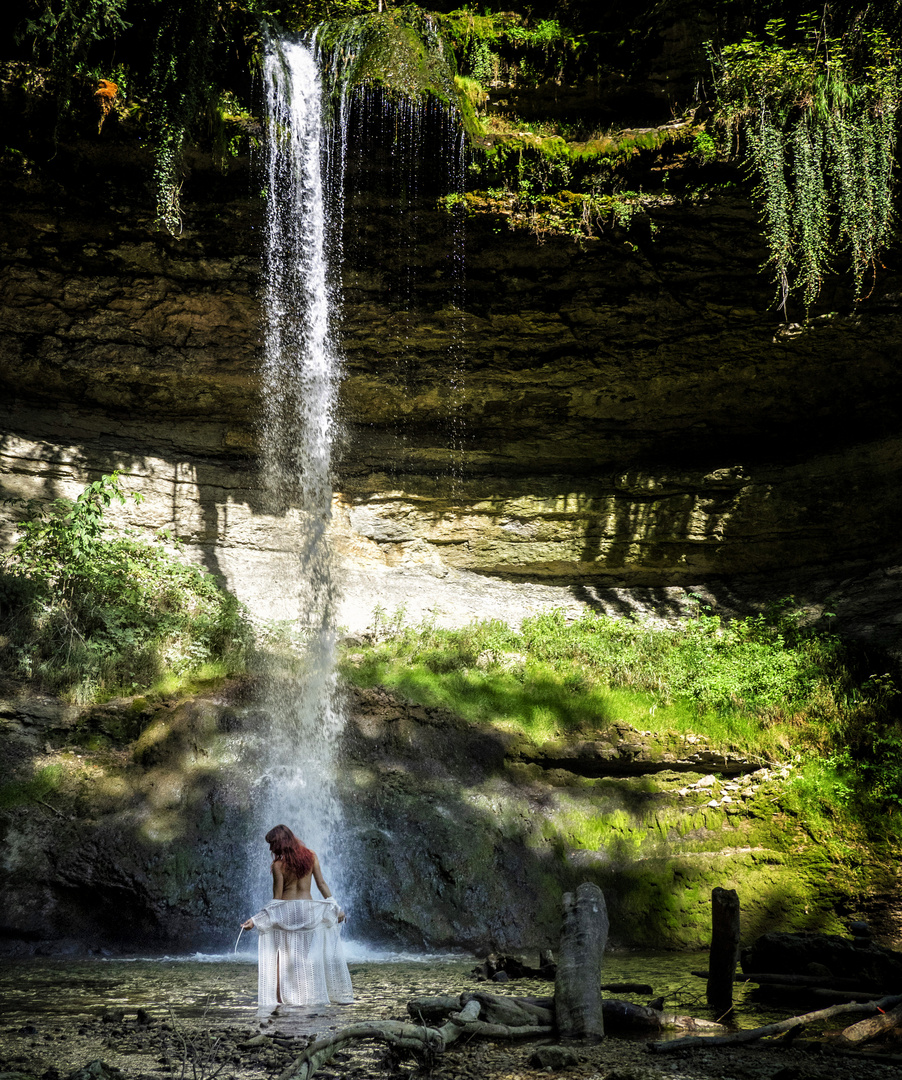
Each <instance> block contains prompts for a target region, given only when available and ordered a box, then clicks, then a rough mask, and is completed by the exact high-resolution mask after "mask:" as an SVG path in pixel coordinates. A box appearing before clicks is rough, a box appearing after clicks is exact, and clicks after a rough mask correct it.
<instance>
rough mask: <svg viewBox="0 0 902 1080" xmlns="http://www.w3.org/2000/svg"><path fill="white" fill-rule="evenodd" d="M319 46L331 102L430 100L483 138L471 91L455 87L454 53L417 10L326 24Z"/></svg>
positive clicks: (463, 86)
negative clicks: (357, 96) (359, 95)
mask: <svg viewBox="0 0 902 1080" xmlns="http://www.w3.org/2000/svg"><path fill="white" fill-rule="evenodd" d="M317 43H318V44H319V46H320V48H321V49H322V50H323V51H324V53H325V54H326V56H327V57H328V60H327V63H326V75H327V81H328V84H329V89H330V91H331V96H332V100H333V101H334V102H337V101H338V100H340V99H341V98H342V97H343V96H344V95H346V94H349V93H353V92H354V91H357V90H362V89H366V88H372V87H379V88H381V89H382V90H383V91H384V92H385V93H386V94H388V95H389V96H390V97H392V98H407V99H409V100H412V101H422V100H423V99H426V98H432V99H434V100H436V101H438V102H440V103H441V104H442V105H444V106H446V107H448V108H452V109H454V110H456V111H457V112H458V113H459V115H460V118H461V123H462V124H463V126H464V128H465V130H466V131H467V132H468V133H470V134H479V133H480V132H481V130H482V128H481V125H480V124H479V122H478V120H477V119H476V113H475V110H474V107H473V104H472V101H471V96H472V95H471V92H470V88H469V87H468V86H467V85H466V84H458V83H457V82H455V75H456V74H457V68H456V64H455V61H454V53H453V51H452V50H451V48H450V47H449V46H448V44H447V42H445V41H444V39H443V37H442V35H441V34H440V33H439V31H438V30H437V28H436V25H435V23H434V22H433V21H432V20H431V19H429V18H428V17H427V16H426V14H425V13H424V12H423V11H422V10H421V9H420V8H418V7H416V6H415V5H408V6H407V7H403V8H395V9H389V10H386V11H383V12H376V13H373V14H369V15H360V16H357V17H356V18H352V19H342V20H336V21H329V22H325V23H323V24H322V26H320V27H319V28H318V30H317Z"/></svg>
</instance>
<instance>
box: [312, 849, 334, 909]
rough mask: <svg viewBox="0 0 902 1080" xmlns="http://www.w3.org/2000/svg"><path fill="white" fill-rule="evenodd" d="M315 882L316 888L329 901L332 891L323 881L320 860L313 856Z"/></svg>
mask: <svg viewBox="0 0 902 1080" xmlns="http://www.w3.org/2000/svg"><path fill="white" fill-rule="evenodd" d="M313 880H314V881H315V882H316V887H317V888H318V889H319V891H320V892H321V893H322V894H323V899H324V900H328V899H329V898H330V897H331V895H332V890H331V889H330V888H329V886H328V885H327V884H326V882H325V881H324V879H323V872H322V870H320V868H319V859H318V858H317V857H316V855H314V856H313Z"/></svg>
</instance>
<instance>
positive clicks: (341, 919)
mask: <svg viewBox="0 0 902 1080" xmlns="http://www.w3.org/2000/svg"><path fill="white" fill-rule="evenodd" d="M346 918H347V915H345V913H344V912H343V911H342V910H341V908H339V910H338V921H339V922H344V921H345V919H346Z"/></svg>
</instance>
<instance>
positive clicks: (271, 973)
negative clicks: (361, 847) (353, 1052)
mask: <svg viewBox="0 0 902 1080" xmlns="http://www.w3.org/2000/svg"><path fill="white" fill-rule="evenodd" d="M266 842H267V843H268V844H269V850H270V852H271V853H272V857H273V861H272V895H273V898H272V900H271V901H270V902H269V903H268V904H267V905H266V907H265V908H263V910H262V911H258V912H257V914H256V915H254V917H253V918H251V919H248V920H247V921H246V922H244V923H242V924H241V925H242V927H243V928H244V929H245V930H250V929H256V930H258V931H259V933H260V938H259V941H258V958H259V967H258V971H257V991H258V1008H259V1009H261V1010H262V1009H268V1008H274V1007H275V1006H277V1005H328V1004H329V1002H330V1001H334V1002H339V1003H341V1004H343V1005H344V1004H348V1003H350V1002H352V1001H353V1000H354V992H353V990H352V988H351V976H350V974H349V973H348V965H347V963H346V961H345V958H344V950H343V949H342V944H341V931H340V929H339V924H340V923H343V922H344V920H345V913H344V912H343V911H342V910H341V908H339V906H338V904H337V903H336V902H335V898H334V897H333V896H332V892H331V890H330V889H329V886H328V885H327V884H326V883H325V881H324V880H323V874H322V871H321V870H320V866H319V859H318V858H317V857H316V854H315V853H314V852H312V851H311V850H310V849H309V848H306V847H304V845H303V844H302V843H301V842H300V840H298V838H297V837H296V836H295V835H294V833H293V832H292V831H291V829H289V828H288V826H287V825H276V827H275V828H274V829H270V831H269V832H268V833H267V834H266ZM311 879H312V880H313V881H315V882H316V887H317V888H318V889H319V891H320V892H321V893H322V895H323V899H322V900H314V899H313V897H312V895H311V893H310V882H311Z"/></svg>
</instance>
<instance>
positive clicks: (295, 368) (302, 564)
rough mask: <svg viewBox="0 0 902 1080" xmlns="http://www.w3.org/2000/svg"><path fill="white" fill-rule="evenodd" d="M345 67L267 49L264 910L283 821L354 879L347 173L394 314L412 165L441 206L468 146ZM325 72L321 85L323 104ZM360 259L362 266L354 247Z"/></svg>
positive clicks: (451, 280) (431, 111) (411, 360)
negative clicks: (349, 755) (278, 638)
mask: <svg viewBox="0 0 902 1080" xmlns="http://www.w3.org/2000/svg"><path fill="white" fill-rule="evenodd" d="M345 44H347V43H345ZM324 51H327V50H324ZM345 55H346V53H345V52H342V51H341V50H340V49H339V48H338V47H333V48H332V50H331V52H328V51H327V55H326V56H325V57H323V58H320V57H318V56H317V52H316V48H315V46H310V45H307V44H303V43H300V42H288V41H278V42H277V41H270V42H269V43H268V45H267V48H266V53H265V57H264V64H263V75H264V84H265V97H266V126H267V142H266V189H267V190H266V205H267V214H266V238H265V282H264V284H265V288H264V298H263V299H264V312H265V315H264V318H265V324H264V349H263V357H264V359H263V369H262V390H263V409H262V413H263V422H262V424H261V436H262V448H261V449H262V468H263V480H264V487H265V491H266V496H267V498H268V500H269V503H270V510H271V512H272V513H273V514H276V515H279V516H281V518H282V519H283V520H284V522H285V533H284V542H285V546H286V547H287V548H289V549H290V553H291V566H292V572H291V580H286V581H285V582H284V583H283V584H284V592H285V594H286V595H288V594H290V595H291V599H292V602H293V604H294V605H295V607H296V611H297V620H296V626H297V627H298V628H299V629H298V630H297V631H296V632H292V633H293V638H294V640H293V641H292V643H291V644H292V645H297V646H300V648H296V649H295V648H291V649H289V648H285V649H283V650H281V652H280V651H279V650H278V649H276V650H275V654H276V659H273V660H272V661H271V662H270V663H269V668H268V675H267V679H266V686H267V689H266V700H265V713H266V715H267V717H268V720H269V724H268V729H267V731H266V734H265V739H266V743H267V746H266V751H265V754H264V759H265V760H264V767H263V769H262V778H261V782H260V794H259V798H258V802H257V815H256V816H257V821H258V823H259V828H258V829H257V834H256V835H255V836H254V838H253V840H252V841H251V848H250V866H251V867H252V868H253V870H252V882H251V888H252V890H253V894H254V897H255V899H258V898H262V897H263V896H265V895H267V893H266V890H267V889H268V880H267V868H268V858H267V851H266V847H265V844H264V842H263V833H264V832H265V831H266V829H268V828H269V827H271V826H272V825H275V824H278V823H280V822H281V823H284V824H286V825H288V826H289V827H290V828H292V829H294V830H295V832H296V833H297V834H298V835H299V836H300V837H301V839H302V840H303V841H304V842H305V843H307V844H308V845H309V846H310V847H312V848H313V849H314V850H315V851H316V852H317V853H318V854H319V855H320V859H321V862H322V865H323V870H324V873H325V876H326V880H327V881H328V882H329V884H330V885H331V887H332V889H333V892H334V893H335V894H336V895H337V896H339V898H340V899H341V901H342V903H343V904H345V905H346V906H347V905H348V904H349V903H350V904H351V906H353V899H354V896H353V893H354V884H355V881H354V878H353V876H352V874H351V872H350V868H349V867H348V866H346V865H343V864H342V854H343V852H344V851H346V850H348V841H349V835H348V830H346V829H345V827H344V825H343V822H342V813H341V804H340V802H339V799H338V797H337V783H336V780H337V753H338V747H339V741H340V738H341V734H342V729H343V726H344V716H343V714H342V704H341V699H340V696H339V694H338V686H337V679H336V671H335V658H336V657H335V653H336V619H337V604H338V599H339V595H338V594H339V590H338V588H337V568H336V566H335V565H334V560H333V553H332V548H331V544H330V542H329V525H330V520H331V507H332V454H333V446H334V444H335V441H336V438H337V436H338V434H339V427H338V423H337V417H336V407H337V392H338V386H339V381H340V375H341V367H342V362H341V356H340V353H339V349H338V346H337V343H336V329H337V316H338V313H339V311H340V299H341V298H340V295H339V287H338V280H339V269H340V262H341V256H342V229H343V222H344V209H345V205H344V199H345V195H344V190H345V172H346V165H347V171H348V174H349V176H351V173H352V172H353V174H354V175H353V177H352V178H351V179H350V181H349V188H350V191H351V194H352V196H353V195H354V193H355V192H356V195H357V197H358V200H357V201H358V207H357V209H356V213H357V214H358V215H360V214H361V213H362V212H361V210H360V206H359V197H360V195H361V194H362V193H363V191H364V190H366V191H367V192H369V191H370V190H371V189H370V187H369V184H370V183H376V185H377V187H378V189H379V190H380V191H382V192H384V197H385V200H386V202H387V204H388V205H389V207H390V208H391V220H392V225H393V230H392V231H393V241H392V242H393V244H395V245H398V246H397V247H396V248H395V254H396V256H398V257H397V258H396V259H395V260H394V262H395V265H399V264H404V266H405V269H404V272H403V273H397V274H396V275H395V276H394V278H393V276H392V274H391V269H390V267H391V265H392V261H393V260H392V259H391V258H389V259H388V260H387V266H388V268H383V265H382V264H383V262H384V261H385V260H383V259H382V258H381V257H380V256H379V251H380V249H379V241H378V240H377V241H376V245H375V248H372V249H371V250H370V252H369V257H370V258H372V257H374V256H375V257H377V258H379V262H380V266H379V270H380V272H384V273H385V274H386V277H387V280H388V285H387V292H388V295H389V297H390V299H389V303H390V305H391V306H392V309H393V310H398V309H399V308H400V309H401V311H405V310H409V309H410V306H411V305H412V303H413V298H414V295H415V293H416V290H417V288H418V287H421V284H422V283H420V285H419V286H418V285H417V283H416V282H415V280H414V279H415V271H414V270H413V269H412V267H415V266H417V265H418V264H419V263H420V262H421V260H420V259H419V258H418V256H417V251H416V245H417V244H418V243H420V242H421V241H420V240H419V239H418V233H419V229H418V221H417V213H418V211H417V207H418V206H419V205H430V204H428V203H427V201H426V200H424V199H423V197H422V194H421V192H420V190H419V189H420V174H421V170H423V166H422V165H421V162H423V161H424V160H425V162H426V167H427V168H428V169H429V170H431V171H430V173H429V175H430V177H431V179H430V184H429V187H430V192H431V190H432V189H434V190H435V195H436V196H437V195H438V194H439V192H445V191H447V190H448V184H449V180H450V183H451V186H452V188H453V189H455V190H458V191H460V190H462V185H463V146H464V142H463V132H462V129H461V127H460V123H459V117H458V116H457V114H456V113H455V112H453V111H452V110H449V109H448V108H447V106H446V105H444V104H442V103H439V102H437V101H435V100H434V99H433V98H430V97H429V96H428V95H426V96H423V97H422V98H421V99H419V100H409V99H405V98H404V97H400V98H393V97H392V96H391V95H387V94H385V93H383V92H382V91H379V90H370V89H369V88H367V87H353V86H351V83H350V82H349V81H348V80H347V79H342V77H341V74H340V71H339V68H340V62H339V61H340V58H341V57H342V56H345ZM322 71H325V72H326V74H327V78H329V79H330V80H331V82H330V84H329V86H327V88H326V93H325V95H324V92H323V86H322V75H321V73H322ZM324 97H325V98H327V99H328V106H327V107H325V106H324ZM429 139H432V140H433V141H434V143H436V144H437V145H438V146H440V147H441V152H440V153H439V154H438V155H435V154H432V155H431V159H430V154H429V153H427V152H426V151H427V142H428V141H429ZM348 145H353V147H354V152H353V154H350V155H349V154H348V151H347V150H346V147H347V146H348ZM423 171H425V170H423ZM362 178H363V179H362ZM362 184H364V185H366V187H365V189H364V188H363V187H362V186H361V185H362ZM427 199H428V195H427ZM431 205H432V206H433V207H434V204H431ZM353 213H355V211H354V209H353V208H352V214H353ZM447 220H448V228H449V229H450V238H451V242H450V245H449V253H448V256H447V257H448V260H449V264H450V271H449V274H448V285H447V286H446V287H447V294H446V296H445V297H444V300H445V303H446V304H447V305H450V307H451V308H452V309H453V311H454V313H455V314H454V315H453V318H454V319H455V320H457V321H459V312H460V310H461V308H462V295H461V281H462V255H463V248H462V236H463V233H462V221H463V218H462V216H461V215H457V216H455V217H454V218H453V219H451V218H448V219H447ZM355 224H356V226H357V227H356V228H352V229H351V230H349V232H350V233H351V234H352V235H354V236H355V237H356V240H355V243H356V244H358V245H359V244H361V243H363V244H364V245H366V244H367V243H369V244H370V245H372V243H373V241H372V239H364V240H361V239H360V238H361V237H367V236H368V230H367V228H366V227H365V224H364V219H363V218H362V217H360V219H359V220H358V221H356V222H355ZM367 224H369V223H367ZM377 233H378V230H377ZM355 250H357V253H358V255H359V254H360V250H359V247H358V248H357V249H355ZM381 254H382V255H384V254H385V252H384V251H383V252H382V253H381ZM430 287H434V285H430ZM458 336H459V335H458ZM411 345H412V343H411ZM411 345H405V346H404V347H403V348H400V349H399V360H398V362H399V365H402V366H403V367H404V368H405V369H407V368H410V369H412V368H413V367H414V366H415V364H416V356H415V354H414V353H413V349H412V347H411ZM449 360H450V361H451V363H450V367H449V379H450V391H449V407H450V413H449V425H450V430H451V433H452V439H451V442H452V445H451V447H450V448H449V455H450V459H451V461H452V468H453V463H454V461H455V460H457V461H458V462H459V458H460V452H461V445H460V440H459V428H460V409H461V401H462V398H461V394H460V379H461V371H462V361H461V357H460V355H459V351H458V350H457V349H452V350H450V355H449ZM406 378H407V370H405V371H403V372H402V371H399V381H400V382H401V383H402V384H403V383H404V382H405V381H406ZM398 436H399V439H403V435H402V434H401V433H398ZM339 838H342V842H341V843H338V842H337V841H338V840H339ZM359 854H360V853H359V851H358V852H357V855H358V856H359ZM350 861H352V860H351V858H350V857H349V858H348V862H350ZM351 914H352V915H353V910H352V912H351ZM351 932H352V933H353V922H352V924H351Z"/></svg>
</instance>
